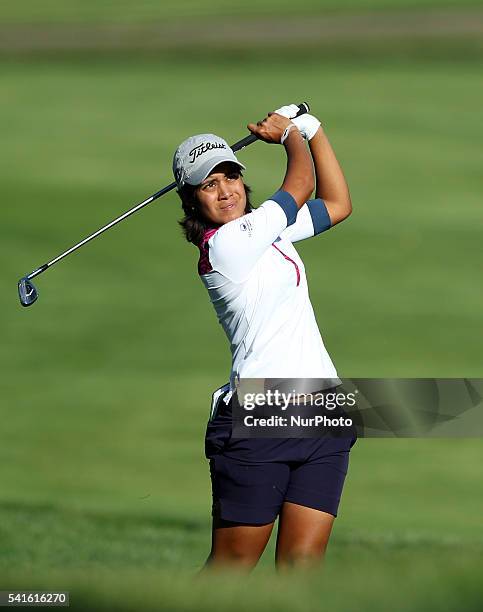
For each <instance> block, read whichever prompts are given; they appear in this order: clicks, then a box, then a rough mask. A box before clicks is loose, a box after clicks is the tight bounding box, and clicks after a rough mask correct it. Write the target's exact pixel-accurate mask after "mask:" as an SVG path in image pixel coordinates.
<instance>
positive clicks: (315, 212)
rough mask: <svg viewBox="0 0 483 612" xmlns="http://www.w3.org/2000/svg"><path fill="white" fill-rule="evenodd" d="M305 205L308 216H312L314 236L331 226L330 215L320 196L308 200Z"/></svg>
mask: <svg viewBox="0 0 483 612" xmlns="http://www.w3.org/2000/svg"><path fill="white" fill-rule="evenodd" d="M307 206H308V207H309V212H310V216H311V217H312V225H313V226H314V236H317V234H321V233H322V232H325V231H326V230H328V229H330V228H331V223H330V217H329V213H328V212H327V207H326V206H325V202H324V200H321V199H320V198H317V199H316V200H309V201H308V202H307Z"/></svg>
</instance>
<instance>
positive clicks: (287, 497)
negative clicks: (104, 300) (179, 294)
mask: <svg viewBox="0 0 483 612" xmlns="http://www.w3.org/2000/svg"><path fill="white" fill-rule="evenodd" d="M297 111H298V108H297V106H295V105H289V106H286V107H283V108H281V109H279V110H278V111H276V112H275V113H270V114H269V116H268V117H267V118H265V119H264V120H263V121H259V122H258V123H257V124H256V125H255V124H249V125H248V129H249V130H250V131H251V132H252V133H253V134H255V135H256V136H257V137H258V138H259V139H261V140H263V141H265V142H267V143H275V144H282V146H284V147H285V151H286V154H287V169H286V172H285V177H284V179H283V182H282V185H281V187H280V190H279V191H277V192H276V193H275V194H274V195H273V196H272V197H271V198H269V199H268V200H266V201H265V202H263V204H261V206H259V207H258V208H256V209H252V207H251V204H250V201H249V193H250V190H249V188H248V187H247V186H246V185H245V184H244V182H243V178H242V174H241V171H242V170H243V169H244V166H243V165H242V164H241V163H240V162H239V161H238V160H237V158H236V157H235V155H234V153H233V152H232V150H231V149H230V147H229V146H228V144H227V143H226V142H225V141H224V140H223V139H222V138H219V137H218V136H215V135H213V134H200V135H197V136H193V137H191V138H188V139H187V140H185V141H184V142H183V143H182V144H181V145H180V146H179V147H178V149H177V150H176V153H175V155H174V160H173V171H174V175H175V178H176V182H177V185H178V193H179V195H180V197H181V200H182V206H183V211H184V213H185V217H184V219H183V220H182V221H181V225H182V227H183V230H184V232H185V235H186V238H187V240H188V241H189V242H192V243H194V244H195V245H196V246H198V248H199V250H200V258H199V263H198V272H199V274H200V276H201V279H202V281H203V283H204V285H205V286H206V288H207V290H208V293H209V296H210V299H211V302H212V303H213V306H214V308H215V310H216V313H217V316H218V319H219V322H220V323H221V325H222V326H223V328H224V330H225V333H226V335H227V337H228V340H229V342H230V347H231V352H232V367H231V380H230V384H229V385H226V386H225V387H222V388H220V389H219V390H218V391H217V392H215V394H214V401H213V406H212V415H211V419H210V421H209V423H208V428H207V434H206V455H207V457H208V458H209V459H210V471H211V480H212V489H213V512H212V514H213V531H212V549H211V553H210V555H209V558H208V561H207V565H209V566H218V567H220V566H228V565H236V566H239V567H244V568H250V567H253V566H254V565H255V564H256V563H257V561H258V560H259V558H260V556H261V554H262V553H263V550H264V549H265V546H266V544H267V542H268V540H269V538H270V534H271V532H272V528H273V525H274V522H275V519H276V518H277V517H279V525H278V534H277V548H276V562H277V565H279V566H287V565H294V564H301V563H310V562H314V561H317V560H319V559H321V558H322V556H323V554H324V551H325V548H326V545H327V542H328V539H329V535H330V531H331V528H332V524H333V521H334V518H335V516H336V515H337V508H338V505H339V500H340V496H341V492H342V487H343V483H344V478H345V475H346V473H347V467H348V456H349V451H350V447H351V445H352V444H353V439H351V437H342V438H340V437H331V436H325V437H321V438H285V439H280V438H277V439H276V438H266V439H243V438H239V439H235V438H234V437H233V436H232V428H231V423H232V421H231V416H232V414H231V412H232V405H233V401H234V397H235V396H234V395H233V397H232V394H233V392H234V390H235V388H236V386H237V385H238V382H239V381H240V380H242V379H262V378H263V379H267V378H269V379H273V378H276V379H306V380H307V379H337V373H336V370H335V368H334V366H333V364H332V361H331V359H330V357H329V355H328V353H327V351H326V349H325V347H324V344H323V342H322V338H321V336H320V332H319V330H318V327H317V323H316V320H315V316H314V313H313V310H312V305H311V303H310V300H309V295H308V288H307V280H306V276H305V271H304V265H303V263H302V260H301V259H300V257H299V255H298V254H297V251H296V250H295V248H294V246H293V243H294V242H297V241H299V240H304V239H306V238H310V237H312V236H315V235H317V234H319V233H321V232H323V231H325V230H327V229H329V228H330V227H332V226H333V225H335V224H336V223H339V222H340V221H342V220H343V219H345V218H346V217H347V216H348V215H349V214H350V212H351V202H350V196H349V191H348V188H347V184H346V181H345V179H344V176H343V173H342V170H341V168H340V166H339V163H338V162H337V159H336V157H335V154H334V152H333V150H332V147H331V145H330V144H329V141H328V140H327V138H326V136H325V134H324V132H323V130H322V128H321V126H320V122H319V121H318V120H317V119H316V118H315V117H313V116H311V115H302V116H300V117H296V118H294V119H291V117H295V116H296V113H297ZM304 139H305V140H308V143H309V150H310V153H309V150H308V149H307V147H306V144H305V142H304ZM314 169H315V179H316V180H315V185H314ZM314 186H315V190H316V199H313V200H310V197H311V194H312V192H313V190H314ZM325 267H326V269H327V271H328V272H329V268H328V266H325ZM327 277H328V278H330V276H329V274H328V275H327Z"/></svg>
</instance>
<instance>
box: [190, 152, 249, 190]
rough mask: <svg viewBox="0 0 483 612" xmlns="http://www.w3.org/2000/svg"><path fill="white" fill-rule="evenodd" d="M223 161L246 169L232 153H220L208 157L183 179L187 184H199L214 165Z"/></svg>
mask: <svg viewBox="0 0 483 612" xmlns="http://www.w3.org/2000/svg"><path fill="white" fill-rule="evenodd" d="M224 162H230V163H232V164H236V165H237V166H239V167H240V168H241V169H242V170H246V168H245V166H244V165H243V164H241V163H240V162H239V161H238V160H237V159H236V157H235V156H234V155H233V156H231V157H230V156H228V155H220V156H219V157H211V158H210V159H208V160H206V162H205V163H204V164H202V165H201V166H200V167H199V168H198V169H197V170H196V172H193V174H192V175H191V176H190V177H189V178H187V179H186V180H185V183H188V185H192V186H195V185H199V184H200V183H201V181H204V180H205V178H206V177H207V176H209V174H210V173H211V172H212V170H213V169H214V168H216V166H218V165H219V164H222V163H224Z"/></svg>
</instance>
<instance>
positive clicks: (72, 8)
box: [0, 0, 482, 24]
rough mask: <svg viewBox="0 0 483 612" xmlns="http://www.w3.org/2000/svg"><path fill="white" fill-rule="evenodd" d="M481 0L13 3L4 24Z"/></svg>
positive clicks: (459, 5) (460, 5)
mask: <svg viewBox="0 0 483 612" xmlns="http://www.w3.org/2000/svg"><path fill="white" fill-rule="evenodd" d="M481 6H482V3H481V0H462V1H458V2H456V1H455V0H304V2H303V3H302V4H301V3H298V4H294V3H293V2H288V1H287V0H284V1H283V2H280V1H278V2H276V1H275V0H265V1H264V2H262V3H260V2H255V0H247V1H245V2H243V3H227V2H223V1H222V0H209V2H202V3H201V2H195V0H185V2H175V1H174V0H169V1H165V2H157V1H156V0H138V1H137V2H133V1H132V0H121V1H119V0H118V1H117V2H111V1H109V0H97V1H95V0H85V1H83V2H81V1H80V0H74V1H70V2H61V1H60V0H45V1H44V2H42V4H41V5H38V4H36V3H32V2H26V3H25V2H24V3H15V2H9V3H7V4H4V5H3V6H2V9H1V12H0V17H1V20H2V22H4V23H5V22H7V23H8V22H10V23H12V22H17V23H22V22H23V23H39V24H40V23H102V22H105V23H127V24H129V23H136V22H150V21H153V20H154V21H164V20H166V19H183V18H190V19H193V18H200V19H202V20H206V19H209V18H211V17H213V16H216V17H219V16H226V17H240V16H254V17H261V18H266V17H270V16H273V15H297V16H302V15H314V14H324V13H328V12H330V13H333V12H339V13H340V12H354V11H359V12H366V11H378V10H396V11H397V10H406V9H409V10H412V9H414V10H421V9H431V8H435V9H448V8H449V9H453V10H459V9H464V8H468V7H481Z"/></svg>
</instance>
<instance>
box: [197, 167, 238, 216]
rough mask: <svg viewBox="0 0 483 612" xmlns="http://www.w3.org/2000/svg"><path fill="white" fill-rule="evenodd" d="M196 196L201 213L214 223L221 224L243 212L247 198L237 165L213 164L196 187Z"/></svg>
mask: <svg viewBox="0 0 483 612" xmlns="http://www.w3.org/2000/svg"><path fill="white" fill-rule="evenodd" d="M196 197H197V200H198V204H199V208H200V211H201V214H202V215H203V216H204V217H205V219H206V220H208V221H210V222H211V223H214V224H216V225H223V224H224V223H228V221H233V220H234V219H238V218H239V217H241V216H243V215H244V214H245V207H246V204H247V198H246V194H245V186H244V184H243V179H242V177H241V175H240V170H239V169H238V167H237V166H236V165H235V164H232V163H230V162H224V163H222V164H219V165H218V166H215V168H214V169H213V170H212V172H211V174H210V175H209V176H207V177H206V178H205V180H204V181H203V182H202V183H201V185H200V186H199V187H197V189H196Z"/></svg>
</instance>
